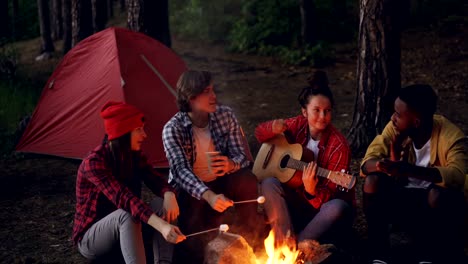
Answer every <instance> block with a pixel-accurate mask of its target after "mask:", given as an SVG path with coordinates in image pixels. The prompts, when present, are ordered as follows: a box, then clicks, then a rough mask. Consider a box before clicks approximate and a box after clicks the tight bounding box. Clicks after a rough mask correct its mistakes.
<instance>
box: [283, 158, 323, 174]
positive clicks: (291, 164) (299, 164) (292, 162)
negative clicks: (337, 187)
mask: <svg viewBox="0 0 468 264" xmlns="http://www.w3.org/2000/svg"><path fill="white" fill-rule="evenodd" d="M307 164H309V163H307V162H304V161H302V160H296V159H293V158H290V159H289V160H288V164H287V165H286V167H288V168H290V169H295V170H300V171H303V170H304V167H306V166H307ZM330 173H331V171H330V170H327V169H324V168H320V167H318V168H317V175H318V176H320V177H324V178H328V176H329V175H330Z"/></svg>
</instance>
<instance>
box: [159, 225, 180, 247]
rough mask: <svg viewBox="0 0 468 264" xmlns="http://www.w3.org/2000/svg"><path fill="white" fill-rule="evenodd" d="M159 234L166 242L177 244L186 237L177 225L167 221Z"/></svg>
mask: <svg viewBox="0 0 468 264" xmlns="http://www.w3.org/2000/svg"><path fill="white" fill-rule="evenodd" d="M161 234H162V236H163V237H164V239H165V240H166V241H167V242H169V243H173V244H177V243H179V242H182V241H184V240H185V239H186V237H185V235H184V234H182V232H181V231H180V229H179V228H178V227H177V226H175V225H171V224H169V223H167V224H166V225H164V226H163V227H162V229H161Z"/></svg>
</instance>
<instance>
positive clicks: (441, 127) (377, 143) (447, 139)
mask: <svg viewBox="0 0 468 264" xmlns="http://www.w3.org/2000/svg"><path fill="white" fill-rule="evenodd" d="M395 133H396V131H395V127H394V126H393V124H392V122H391V121H390V122H389V123H388V124H387V125H386V126H385V128H384V130H383V131H382V134H381V135H378V136H376V137H375V139H374V140H373V141H372V143H371V144H370V145H369V147H368V148H367V151H366V155H365V156H364V159H363V160H362V163H361V167H362V165H363V164H364V163H365V162H366V161H367V160H369V159H374V158H376V159H381V158H388V157H390V141H391V139H392V138H393V136H394V135H395ZM466 142H467V138H466V137H465V135H464V134H463V132H462V131H461V129H460V128H458V127H457V126H456V125H454V124H453V123H452V122H450V121H449V120H448V119H446V118H445V117H443V116H440V115H434V125H433V127H432V135H431V159H430V163H429V167H435V168H437V169H438V170H439V172H440V175H441V176H442V182H440V183H438V184H437V185H439V186H442V187H447V188H453V189H456V190H460V191H461V190H465V197H468V196H466V195H467V194H468V180H466V178H467V177H468V171H467V170H468V167H467V162H468V155H467V149H466ZM408 143H411V141H410V140H409V139H408V140H407V141H405V144H408ZM409 149H410V152H409V157H408V162H409V163H411V164H414V163H415V160H416V158H415V157H416V156H415V152H414V148H413V144H410V145H409ZM361 175H363V174H362V171H361ZM465 181H466V184H465Z"/></svg>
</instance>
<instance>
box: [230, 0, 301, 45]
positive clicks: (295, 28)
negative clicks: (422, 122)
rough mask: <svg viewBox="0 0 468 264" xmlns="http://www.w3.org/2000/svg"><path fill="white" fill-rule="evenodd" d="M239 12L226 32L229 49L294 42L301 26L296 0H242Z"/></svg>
mask: <svg viewBox="0 0 468 264" xmlns="http://www.w3.org/2000/svg"><path fill="white" fill-rule="evenodd" d="M242 13H243V16H242V17H241V19H239V20H238V21H237V22H236V23H235V25H234V28H233V30H232V31H231V33H230V35H229V43H230V46H229V48H230V49H231V50H232V51H243V52H246V51H247V52H255V51H258V50H259V48H260V47H264V46H267V47H268V46H291V45H292V44H293V43H296V42H297V39H298V36H299V34H300V29H301V27H300V25H301V24H300V23H301V21H300V12H299V6H298V4H297V0H273V1H272V0H244V1H243V12H242Z"/></svg>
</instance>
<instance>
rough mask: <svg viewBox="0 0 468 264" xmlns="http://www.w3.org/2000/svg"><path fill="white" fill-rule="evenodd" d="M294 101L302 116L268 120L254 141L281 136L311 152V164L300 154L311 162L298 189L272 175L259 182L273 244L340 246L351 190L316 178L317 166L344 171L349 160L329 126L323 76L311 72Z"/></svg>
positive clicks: (330, 103)
mask: <svg viewBox="0 0 468 264" xmlns="http://www.w3.org/2000/svg"><path fill="white" fill-rule="evenodd" d="M298 100H299V104H300V105H301V111H302V114H301V115H298V116H296V117H292V118H288V119H286V120H283V119H276V120H272V121H268V122H265V123H262V124H260V125H258V126H257V128H256V129H255V136H256V137H257V139H258V141H259V142H261V143H263V142H267V141H269V140H270V139H273V138H274V137H275V136H277V135H278V134H282V133H283V134H284V135H285V137H286V139H287V140H288V142H289V143H290V144H292V143H299V144H301V145H302V147H303V149H304V150H309V151H304V153H306V152H309V153H311V155H308V156H311V157H313V159H314V160H315V162H311V161H312V160H304V159H305V155H303V160H304V161H307V162H310V163H309V164H308V165H307V166H306V167H305V168H304V172H303V174H302V181H303V184H302V185H300V186H299V187H291V185H288V184H286V183H285V184H282V183H281V182H280V181H279V180H278V179H277V178H274V177H270V178H266V179H264V180H263V181H262V183H261V186H262V192H263V195H264V196H265V198H266V202H265V211H266V215H267V217H268V221H269V223H270V225H271V227H272V229H273V231H274V232H275V237H276V239H275V240H276V243H277V244H281V243H288V245H290V246H294V245H295V243H296V242H297V243H299V248H300V249H301V245H302V246H303V245H305V244H306V243H302V244H301V241H305V240H316V241H318V242H320V243H324V242H332V243H335V244H336V243H339V242H344V241H346V238H347V236H346V235H345V233H343V232H344V231H349V230H350V229H351V224H352V219H353V217H352V216H353V209H352V208H353V204H354V189H351V190H349V191H348V192H342V191H340V190H339V189H338V188H337V186H336V185H335V184H334V183H333V182H331V181H329V180H328V179H327V178H322V177H317V167H321V168H325V169H328V170H330V171H340V170H342V169H344V170H348V169H349V164H350V159H351V152H350V149H349V146H348V143H347V141H346V138H345V137H344V136H343V135H342V134H341V133H340V132H339V131H338V130H337V129H336V128H335V127H334V126H333V125H332V124H331V119H332V109H333V95H332V92H331V90H330V88H329V87H328V78H327V75H326V73H325V72H323V71H317V72H315V74H314V75H313V77H312V78H310V79H309V86H308V87H306V88H304V89H303V90H302V91H301V93H300V94H299V97H298ZM309 159H310V158H309ZM337 234H339V235H338V236H337ZM338 238H340V239H338ZM306 250H307V249H306Z"/></svg>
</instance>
